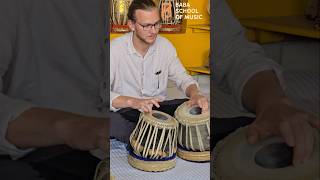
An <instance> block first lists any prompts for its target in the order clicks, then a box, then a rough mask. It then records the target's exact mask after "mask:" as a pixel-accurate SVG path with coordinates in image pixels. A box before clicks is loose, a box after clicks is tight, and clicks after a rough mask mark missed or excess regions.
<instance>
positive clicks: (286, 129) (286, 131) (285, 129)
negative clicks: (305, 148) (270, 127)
mask: <svg viewBox="0 0 320 180" xmlns="http://www.w3.org/2000/svg"><path fill="white" fill-rule="evenodd" d="M279 133H280V134H281V136H282V137H283V138H284V141H285V142H286V144H287V145H288V146H291V147H293V146H295V139H294V135H293V132H292V130H291V126H290V124H289V123H288V122H286V121H283V122H281V123H280V126H279Z"/></svg>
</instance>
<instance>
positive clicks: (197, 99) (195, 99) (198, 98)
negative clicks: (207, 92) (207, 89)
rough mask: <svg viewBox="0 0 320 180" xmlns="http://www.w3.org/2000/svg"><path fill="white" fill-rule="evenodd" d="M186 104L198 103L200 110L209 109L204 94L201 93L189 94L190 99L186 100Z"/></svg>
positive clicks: (205, 110)
mask: <svg viewBox="0 0 320 180" xmlns="http://www.w3.org/2000/svg"><path fill="white" fill-rule="evenodd" d="M187 105H188V106H193V105H198V106H199V107H200V108H201V110H202V112H207V111H208V110H209V101H208V99H207V98H206V97H205V96H203V95H201V94H196V95H193V96H191V97H190V100H189V101H188V102H187Z"/></svg>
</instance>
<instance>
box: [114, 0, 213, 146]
mask: <svg viewBox="0 0 320 180" xmlns="http://www.w3.org/2000/svg"><path fill="white" fill-rule="evenodd" d="M128 19H129V22H128V24H129V27H130V30H131V31H132V32H130V33H128V34H125V35H124V36H121V37H119V38H117V39H115V40H113V41H112V42H111V45H110V46H111V49H110V107H111V110H113V111H118V110H119V109H123V108H130V111H131V113H132V112H135V113H134V114H135V115H133V116H132V118H129V120H130V121H135V120H134V119H136V121H137V120H138V115H139V111H143V112H151V111H152V108H153V107H154V106H156V107H157V108H160V106H162V105H168V107H167V108H165V109H166V110H164V109H163V108H162V109H161V110H162V111H165V112H166V113H168V114H171V115H173V111H174V110H175V109H176V107H177V106H178V105H179V104H181V103H182V102H183V101H172V102H170V103H169V104H168V103H167V102H166V103H164V104H162V103H160V102H162V101H163V100H165V98H166V89H167V83H168V79H171V80H173V81H174V82H175V83H176V84H177V86H178V88H179V89H181V90H182V91H183V92H184V93H185V94H186V96H188V97H189V98H190V100H189V101H188V104H189V105H198V106H199V107H200V108H202V111H207V110H208V100H207V98H206V97H204V96H203V95H201V94H200V91H199V88H198V84H197V82H196V81H194V80H193V79H192V77H191V76H189V75H188V74H186V71H185V69H184V67H183V66H182V64H181V62H180V61H179V59H178V57H177V53H176V50H175V48H174V47H173V45H172V44H171V43H170V42H169V41H168V40H167V39H165V38H163V37H161V36H159V35H158V32H159V29H160V21H161V19H160V14H159V9H158V8H157V6H156V4H155V3H154V2H153V1H150V0H139V1H133V2H132V3H131V5H130V7H129V11H128ZM127 110H128V109H127ZM138 110H139V111H138ZM168 111H169V112H168ZM122 112H123V110H122V111H121V112H120V113H122ZM127 113H128V112H127ZM111 114H112V113H111ZM124 117H126V116H125V115H124ZM111 119H112V124H111V126H112V128H111V129H118V128H119V126H116V124H117V123H119V122H120V121H122V120H120V119H121V117H117V118H115V117H111ZM126 119H128V118H126ZM115 121H116V122H115ZM123 123H129V122H126V121H125V120H124V121H123ZM126 129H127V128H126ZM129 129H131V128H129ZM117 131H118V130H117ZM130 132H131V131H130V130H129V132H127V136H129V134H130ZM117 133H118V132H117ZM111 136H115V137H117V138H119V139H121V140H124V141H127V140H128V139H127V138H126V137H124V138H120V137H119V136H117V135H115V134H113V130H111Z"/></svg>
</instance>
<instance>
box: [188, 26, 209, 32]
mask: <svg viewBox="0 0 320 180" xmlns="http://www.w3.org/2000/svg"><path fill="white" fill-rule="evenodd" d="M187 28H190V29H192V32H194V33H197V32H208V31H209V32H210V25H209V24H199V25H188V26H187Z"/></svg>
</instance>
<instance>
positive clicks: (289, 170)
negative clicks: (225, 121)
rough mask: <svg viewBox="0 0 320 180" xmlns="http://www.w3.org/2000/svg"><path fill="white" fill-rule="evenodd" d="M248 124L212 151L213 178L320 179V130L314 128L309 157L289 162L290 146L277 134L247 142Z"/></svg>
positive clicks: (290, 159)
mask: <svg viewBox="0 0 320 180" xmlns="http://www.w3.org/2000/svg"><path fill="white" fill-rule="evenodd" d="M246 130H247V127H244V128H239V129H238V130H236V131H235V132H234V133H232V134H230V135H229V136H227V137H226V138H224V139H223V140H221V141H220V142H219V143H218V144H217V146H216V147H215V148H214V151H213V161H212V163H211V165H212V168H211V170H212V173H213V178H214V179H215V180H247V179H250V180H270V179H271V180H316V179H317V180H319V173H320V167H319V163H320V162H319V158H320V156H319V153H320V149H319V140H320V139H319V132H318V131H317V130H314V137H315V139H314V149H313V154H312V156H311V158H310V159H309V160H307V161H306V162H304V163H303V164H301V165H298V166H293V165H292V154H293V148H292V147H289V146H287V145H286V144H285V143H284V141H283V140H282V139H281V138H279V137H270V138H267V139H266V140H263V141H260V142H258V143H256V144H248V142H247V139H246Z"/></svg>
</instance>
